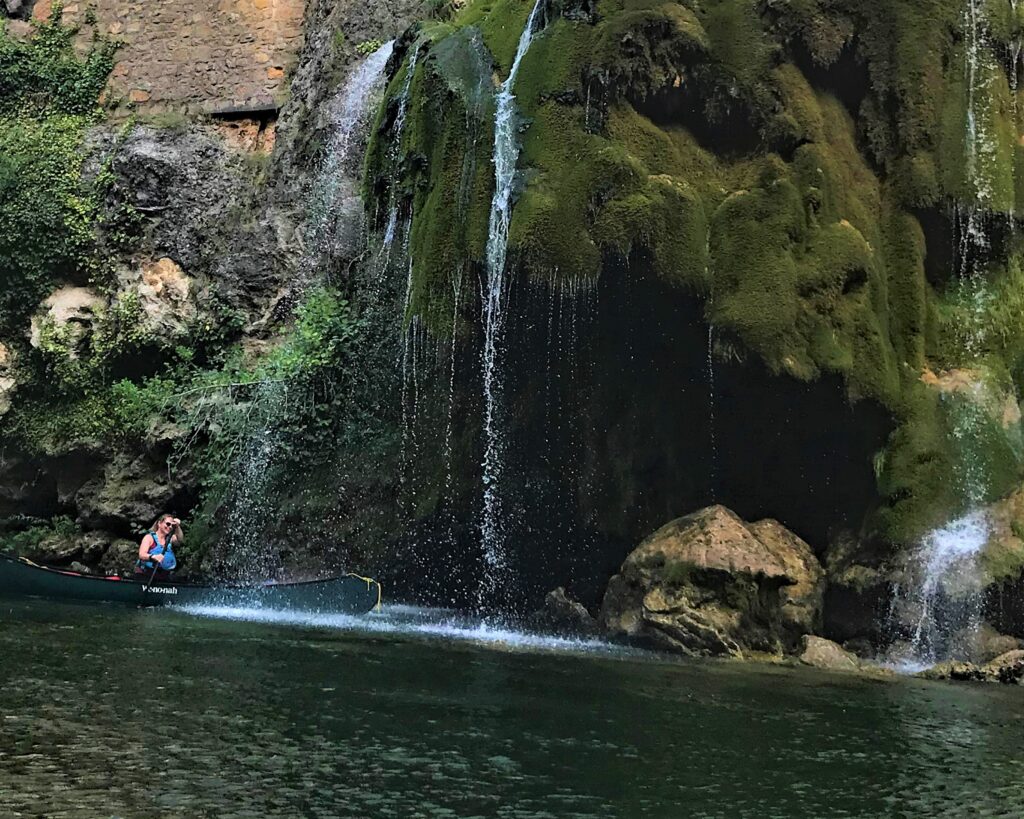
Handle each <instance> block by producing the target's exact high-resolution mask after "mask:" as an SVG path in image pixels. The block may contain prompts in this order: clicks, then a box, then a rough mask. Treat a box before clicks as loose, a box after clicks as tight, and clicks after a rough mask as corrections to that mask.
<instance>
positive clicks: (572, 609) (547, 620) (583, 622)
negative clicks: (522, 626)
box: [532, 586, 599, 634]
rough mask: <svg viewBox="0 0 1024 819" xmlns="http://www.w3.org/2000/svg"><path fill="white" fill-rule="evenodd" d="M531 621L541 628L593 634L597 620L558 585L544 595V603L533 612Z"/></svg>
mask: <svg viewBox="0 0 1024 819" xmlns="http://www.w3.org/2000/svg"><path fill="white" fill-rule="evenodd" d="M532 619H533V621H534V622H535V623H536V624H537V625H538V626H539V627H541V628H551V629H554V630H556V631H563V632H568V633H570V634H595V633H596V632H597V631H598V630H599V629H598V624H597V620H595V619H594V617H593V616H592V615H591V614H590V612H589V611H587V609H586V607H585V606H584V605H583V604H582V603H580V602H579V601H578V600H575V599H573V598H572V597H570V596H569V594H568V592H566V590H565V588H564V587H562V586H559V587H558V588H557V589H552V590H551V591H549V592H548V593H547V595H545V597H544V604H543V605H542V606H541V608H540V609H539V610H538V611H537V612H536V613H535V614H534V616H533V618H532Z"/></svg>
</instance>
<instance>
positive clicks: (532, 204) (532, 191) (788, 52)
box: [367, 0, 1024, 539]
mask: <svg viewBox="0 0 1024 819" xmlns="http://www.w3.org/2000/svg"><path fill="white" fill-rule="evenodd" d="M531 7H532V3H530V2H528V0H475V2H470V3H469V4H468V5H467V6H466V7H465V8H464V9H462V11H460V12H459V13H458V14H456V15H455V16H454V17H453V18H452V19H451V21H450V23H449V24H446V25H445V26H443V27H438V28H435V29H434V30H433V33H432V34H431V36H429V37H425V45H424V51H423V53H422V54H421V59H420V63H419V65H420V69H419V70H420V71H421V72H422V73H421V75H418V76H417V78H416V79H415V81H414V83H413V104H412V105H411V106H410V118H409V121H408V123H407V126H406V132H405V135H404V137H403V141H402V145H401V146H399V147H400V151H399V153H400V154H401V161H400V162H399V163H398V165H397V166H392V165H389V164H388V161H387V156H388V151H389V148H388V137H389V135H388V133H387V122H388V121H389V119H390V118H391V115H388V116H382V118H381V121H380V124H381V130H380V133H379V134H378V135H377V136H376V137H375V142H374V146H373V147H372V149H371V161H370V162H368V165H367V168H368V170H367V190H368V191H369V192H370V194H371V196H370V199H371V202H370V210H371V213H377V214H380V213H382V212H386V210H387V209H386V208H383V207H382V202H384V201H386V200H385V197H395V198H396V199H397V201H399V202H400V203H402V204H403V212H411V213H412V243H411V250H412V252H411V258H412V263H413V298H412V300H411V304H410V312H411V313H415V314H417V315H419V316H420V317H421V318H422V319H423V320H424V321H425V322H426V325H427V327H428V328H429V329H431V330H434V331H436V332H439V333H440V332H445V331H446V330H447V329H449V325H450V322H451V321H452V318H451V315H452V310H451V308H452V304H451V300H452V292H453V283H456V282H462V281H463V280H464V277H465V276H466V275H467V274H468V273H469V272H470V271H472V270H474V269H479V268H480V267H481V266H482V265H483V263H484V251H485V247H486V230H487V224H486V215H487V213H488V212H489V205H490V197H491V192H492V189H493V177H492V174H493V168H492V166H491V162H490V152H491V148H492V143H493V122H492V120H493V108H492V107H491V103H490V100H491V97H492V95H493V92H494V89H495V83H496V81H497V80H499V79H500V78H501V77H504V76H506V75H507V72H508V69H509V66H510V64H511V61H512V57H513V54H514V52H515V48H516V44H517V43H518V41H519V37H520V35H521V33H522V26H523V24H524V23H525V20H526V16H527V14H528V13H529V10H530V8H531ZM548 12H549V14H548V19H547V20H546V21H545V25H544V27H543V29H542V30H541V31H538V32H537V33H536V35H535V37H534V40H533V44H532V46H531V49H530V51H529V53H528V54H527V55H526V58H525V60H524V61H523V63H522V65H521V69H520V74H519V77H518V81H517V83H516V86H515V89H514V90H515V94H516V98H517V104H518V109H519V112H520V114H521V128H520V142H521V147H522V150H521V155H520V162H519V169H520V174H519V178H518V179H517V189H516V202H515V207H514V210H513V217H512V223H511V229H510V236H509V260H510V261H509V264H510V266H515V267H518V268H520V269H522V270H524V271H525V272H526V273H527V274H528V275H530V276H533V277H536V278H545V279H559V278H565V279H574V280H579V279H583V278H586V279H591V280H592V279H596V278H599V277H600V276H601V271H602V266H603V263H604V262H605V260H606V259H607V258H608V257H609V256H618V257H630V256H636V257H638V258H641V259H643V260H644V261H645V263H649V264H650V267H651V268H652V269H653V271H654V272H655V273H656V275H658V276H659V277H661V278H663V279H664V280H665V281H669V282H672V283H674V284H676V285H678V286H679V287H680V288H686V289H688V290H690V291H691V292H695V293H698V294H701V295H703V296H705V297H706V299H707V304H706V314H707V316H708V318H709V320H711V321H713V322H714V324H715V326H716V328H718V329H720V330H721V331H722V338H723V339H728V343H730V344H733V343H735V344H737V345H741V346H743V347H745V348H746V349H748V350H751V351H753V352H754V353H756V354H757V355H758V356H760V358H761V359H762V360H763V361H764V362H765V363H766V365H767V366H768V367H769V368H770V369H771V370H772V371H773V372H777V373H785V374H787V375H789V376H792V377H796V378H799V379H814V378H818V377H820V376H822V375H823V374H838V375H841V376H842V377H843V379H844V380H845V383H846V385H847V391H848V394H849V396H850V398H851V400H859V399H871V400H874V401H877V402H879V403H880V404H881V405H882V406H884V407H885V408H886V409H887V410H888V411H889V412H890V414H891V416H892V418H893V419H894V421H895V423H896V426H897V428H896V431H895V432H894V433H893V435H892V437H891V440H890V442H889V444H888V446H887V447H886V450H885V452H883V453H882V454H881V455H880V457H879V471H878V476H879V477H878V481H879V489H880V492H881V494H882V495H883V497H884V498H886V501H887V502H886V505H885V507H884V508H883V509H882V510H881V512H880V515H879V517H878V519H877V521H876V523H877V525H878V526H879V527H880V531H881V532H882V533H883V534H885V535H887V536H889V537H892V538H896V539H910V538H913V537H914V536H916V535H919V534H920V533H921V532H922V531H923V529H924V528H926V527H927V526H930V525H933V524H936V523H939V522H940V521H941V520H942V519H944V518H945V517H946V516H948V515H949V514H950V512H951V510H954V509H957V508H959V507H961V506H962V505H963V504H964V503H965V502H966V501H965V496H964V493H965V492H966V489H965V487H963V486H959V487H958V486H957V485H956V484H955V482H954V481H952V480H951V477H950V476H951V475H952V474H954V473H955V472H956V470H957V469H958V468H959V467H960V466H962V461H963V459H964V458H965V457H967V456H966V455H965V454H964V452H963V451H961V450H959V449H958V447H957V446H956V445H955V443H954V442H953V440H952V438H953V437H955V434H956V429H957V423H958V422H957V419H956V418H953V417H951V416H950V411H951V410H950V405H947V404H940V402H939V399H938V397H937V396H936V395H935V394H934V393H933V392H931V391H929V390H928V389H927V388H926V387H925V386H924V385H923V384H922V383H921V382H920V376H921V373H922V371H924V370H925V369H926V368H928V367H936V366H941V365H946V366H954V365H957V364H958V363H962V362H964V361H965V360H970V359H971V358H972V357H975V356H977V355H978V354H979V349H980V355H982V356H984V357H987V358H989V359H992V360H993V361H998V362H1000V363H999V364H998V366H997V365H996V364H992V365H991V366H990V368H991V369H993V370H995V369H1001V371H1004V372H1005V373H1007V378H1009V377H1011V376H1012V377H1013V378H1014V379H1015V380H1016V382H1017V384H1018V385H1022V386H1024V330H1022V329H1020V328H1024V284H1022V280H1021V275H1022V274H1021V272H1020V270H1021V266H1020V264H1019V262H1018V261H1017V257H1018V256H1019V255H1021V254H1022V253H1024V248H1022V247H1020V246H1019V245H1020V244H1021V242H1020V240H1019V239H1017V238H1015V237H1011V238H1010V240H1009V241H1008V243H1007V249H1006V250H1005V252H1003V253H1002V257H1001V258H998V259H997V258H993V259H992V260H991V261H990V262H989V263H988V265H987V268H986V270H985V271H983V272H984V275H981V276H977V277H975V279H974V280H972V281H975V283H976V285H977V286H976V289H975V290H971V288H970V287H967V286H965V285H963V284H954V285H952V286H949V287H943V288H940V291H939V292H938V293H936V292H935V290H934V289H933V285H932V284H930V283H929V282H928V280H927V278H926V261H928V262H929V265H928V270H929V273H931V274H934V273H935V262H934V261H933V260H929V259H928V256H929V254H934V253H935V252H936V249H935V248H929V247H927V246H926V240H925V232H924V231H923V230H922V227H921V222H919V220H918V217H919V216H920V215H921V213H920V211H919V209H922V210H923V209H948V208H949V207H950V205H951V203H959V204H961V205H963V204H967V205H971V206H973V207H976V208H978V209H980V211H983V212H986V213H984V214H983V217H982V218H984V219H988V220H989V221H990V222H991V223H993V224H994V223H995V222H994V221H992V220H996V219H1000V218H1003V215H1005V214H1008V213H1011V212H1014V211H1015V209H1016V210H1020V209H1021V208H1020V207H1019V206H1018V203H1020V202H1024V149H1022V148H1021V147H1020V145H1019V144H1018V139H1017V134H1018V133H1019V131H1020V130H1021V128H1020V126H1021V122H1020V119H1021V117H1020V114H1019V113H1018V112H1020V111H1024V104H1021V103H1022V102H1024V100H1021V99H1018V100H1014V98H1013V96H1012V94H1011V86H1010V82H1009V81H1008V79H1007V77H1006V74H1005V72H1004V71H1003V70H1002V69H1001V67H1000V62H999V61H1000V59H1001V57H1000V54H1001V52H1000V51H999V49H1000V48H1002V47H1004V46H1005V45H1006V44H1009V43H1012V42H1014V39H1013V38H1015V37H1017V36H1019V33H1020V32H1021V31H1022V30H1024V27H1022V26H1021V23H1020V16H1019V15H1015V14H1012V13H1010V11H1009V10H1008V8H1007V7H1006V4H996V3H988V4H986V6H985V9H984V11H983V15H982V16H983V20H982V26H981V28H980V29H979V33H980V35H981V37H980V39H979V41H978V42H979V43H980V44H981V45H980V51H979V52H978V55H977V56H978V63H977V65H978V70H977V72H976V73H975V83H974V87H973V89H971V88H968V86H967V72H966V70H965V69H966V66H967V55H966V54H965V51H964V48H965V43H967V42H970V41H971V35H972V32H969V31H965V17H964V8H963V4H962V3H961V2H958V0H927V2H925V3H923V4H922V3H921V2H920V1H919V0H867V1H866V2H865V0H792V2H787V3H771V4H764V3H755V2H753V0H708V2H702V3H696V2H679V3H666V2H659V0H600V2H598V3H597V4H596V6H595V7H592V6H590V5H581V4H578V3H555V4H553V5H552V6H551V7H550V8H549V9H548ZM421 36H423V35H421ZM808 62H810V63H811V64H814V65H816V66H818V67H822V68H827V67H832V71H833V72H842V73H843V82H841V83H834V82H832V80H829V82H830V83H832V84H833V85H835V87H836V93H840V94H841V95H842V99H837V98H836V97H834V96H832V95H831V94H830V93H828V91H827V90H826V89H823V88H820V87H815V83H816V82H818V80H819V79H820V78H823V77H825V76H826V75H825V74H822V73H820V72H818V71H814V72H806V73H805V72H804V71H803V70H802V69H801V67H804V66H806V65H808ZM861 70H863V72H864V75H863V78H862V77H861V75H860V74H859V72H860V71H861ZM403 76H404V75H403V73H402V72H401V71H400V72H399V73H398V75H396V77H394V78H392V82H391V85H390V88H389V92H388V96H389V102H388V103H386V107H385V109H384V111H385V112H388V111H390V112H391V113H392V114H393V111H394V105H395V99H396V95H397V94H398V93H399V90H400V88H401V87H402V78H403ZM832 79H833V80H834V79H835V76H833V78H832ZM862 80H863V82H862ZM968 109H970V111H971V112H973V114H974V117H975V125H976V128H977V138H976V139H969V138H968V129H967V125H966V123H967V121H968ZM652 111H654V112H657V113H656V114H655V116H657V117H658V118H659V119H658V121H652V119H650V118H649V117H648V116H646V115H645V114H646V113H650V112H652ZM442 112H443V114H442ZM392 155H393V151H392ZM998 249H999V250H1000V251H1003V248H1002V247H1000V248H998ZM993 255H994V256H996V255H999V254H998V253H993ZM972 286H974V285H972ZM979 294H981V295H984V297H985V298H984V299H983V300H982V301H983V308H982V309H980V310H979V309H978V304H979V303H980V302H979V300H978V297H979ZM958 412H959V410H958ZM978 431H979V434H978V436H976V439H977V440H974V441H973V442H972V443H971V446H972V447H976V448H977V450H978V452H977V453H975V455H971V457H975V456H976V457H978V458H981V459H982V460H984V463H985V467H984V468H985V469H986V470H989V471H990V472H991V473H992V474H991V476H990V477H991V482H990V485H989V486H988V488H987V489H986V490H985V491H986V493H987V494H988V495H991V494H992V493H994V492H999V491H1002V490H1003V489H1004V488H1005V487H1006V486H1008V485H1009V482H1010V481H1012V480H1014V479H1016V477H1017V476H1018V474H1019V473H1018V467H1017V463H1018V460H1019V453H1018V452H1017V451H1016V446H1017V445H1016V444H1015V443H1014V442H1013V436H1012V435H1005V434H1001V433H999V434H997V433H998V431H997V430H994V429H990V428H988V427H985V426H984V425H981V426H979V427H978Z"/></svg>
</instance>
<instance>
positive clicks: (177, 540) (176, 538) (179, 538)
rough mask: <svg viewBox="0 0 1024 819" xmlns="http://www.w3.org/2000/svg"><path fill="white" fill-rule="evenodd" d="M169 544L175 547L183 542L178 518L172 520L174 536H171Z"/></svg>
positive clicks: (183, 538) (183, 537)
mask: <svg viewBox="0 0 1024 819" xmlns="http://www.w3.org/2000/svg"><path fill="white" fill-rule="evenodd" d="M171 542H172V543H173V544H174V545H175V546H180V545H181V544H182V543H184V542H185V536H184V535H183V534H182V533H181V519H180V518H175V519H174V534H173V535H171Z"/></svg>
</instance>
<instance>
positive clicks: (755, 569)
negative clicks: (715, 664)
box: [601, 506, 821, 656]
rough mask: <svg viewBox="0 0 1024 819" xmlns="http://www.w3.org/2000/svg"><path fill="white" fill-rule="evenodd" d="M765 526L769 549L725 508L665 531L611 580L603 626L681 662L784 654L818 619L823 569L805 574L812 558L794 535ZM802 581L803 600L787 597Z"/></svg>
mask: <svg viewBox="0 0 1024 819" xmlns="http://www.w3.org/2000/svg"><path fill="white" fill-rule="evenodd" d="M776 527H778V528H776ZM761 528H762V531H763V532H767V534H766V540H767V541H768V543H766V542H765V541H763V540H762V539H761V538H759V537H758V536H757V535H756V534H755V533H754V531H753V530H752V528H751V527H748V526H747V525H746V524H745V523H744V522H743V521H742V520H740V519H739V518H738V517H737V516H736V515H735V514H734V513H733V512H731V511H729V510H728V509H726V508H725V507H723V506H712V507H708V508H707V509H703V510H701V511H699V512H696V513H694V514H692V515H688V516H687V517H683V518H679V519H677V520H674V521H672V522H671V523H669V524H667V525H666V526H663V527H662V528H661V529H659V530H658V531H657V532H655V533H654V534H653V535H651V536H650V537H649V538H647V539H646V540H645V541H644V542H643V543H641V544H640V545H639V546H638V547H637V548H636V550H634V551H633V553H632V554H630V555H629V557H627V558H626V561H625V562H624V563H623V564H622V568H621V569H620V570H619V573H618V574H617V575H615V576H614V577H613V578H612V580H611V582H610V583H609V585H608V590H607V592H606V593H605V597H604V601H603V603H602V607H601V622H602V625H603V626H604V627H605V628H606V629H607V630H608V631H609V632H611V633H612V634H615V635H621V636H625V637H629V638H633V639H635V640H637V641H640V642H644V643H649V644H653V645H655V646H658V647H661V648H665V649H669V650H673V651H679V652H682V653H684V654H691V655H702V654H719V655H731V656H742V655H744V654H747V653H750V652H768V653H771V654H779V653H781V651H782V650H783V648H784V647H786V646H787V645H788V644H789V641H790V640H792V639H794V635H795V636H796V637H798V636H799V632H800V630H801V629H804V630H805V631H806V628H805V625H804V624H805V623H806V622H813V621H814V620H815V618H816V617H817V616H818V614H819V609H818V608H817V607H816V604H815V602H814V599H815V595H816V594H818V593H820V592H819V590H818V589H819V587H818V585H817V583H818V580H815V579H814V578H817V577H818V575H819V574H820V571H821V570H820V567H818V570H817V572H814V571H813V568H812V569H808V568H807V567H806V565H805V561H806V560H807V559H808V557H810V559H811V560H813V555H809V552H810V550H809V549H807V551H806V552H804V551H803V549H799V548H794V547H793V543H794V539H795V536H793V535H792V534H791V533H785V535H784V534H783V533H782V532H780V531H779V529H781V528H782V527H781V526H779V525H778V524H773V525H772V526H771V527H767V526H763V527H761ZM783 531H784V530H783ZM803 545H804V546H806V544H803ZM801 583H803V584H804V588H805V589H806V590H807V592H808V593H805V594H802V595H801V594H797V595H796V596H795V597H791V595H790V593H789V590H788V587H791V586H799V584H801ZM787 606H788V607H790V608H788V610H787V609H786V607H787Z"/></svg>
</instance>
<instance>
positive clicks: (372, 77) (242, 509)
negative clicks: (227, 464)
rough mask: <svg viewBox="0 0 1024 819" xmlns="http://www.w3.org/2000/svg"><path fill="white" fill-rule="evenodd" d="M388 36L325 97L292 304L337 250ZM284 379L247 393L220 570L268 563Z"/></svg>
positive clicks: (250, 571) (244, 573)
mask: <svg viewBox="0 0 1024 819" xmlns="http://www.w3.org/2000/svg"><path fill="white" fill-rule="evenodd" d="M392 47H393V43H392V42H387V43H385V44H384V45H382V46H381V47H380V48H379V49H378V50H377V51H375V52H374V53H373V54H371V55H369V56H368V57H367V58H366V59H365V60H364V61H363V62H362V63H361V64H360V65H359V66H358V67H357V68H356V69H355V70H354V71H353V72H352V73H351V75H350V76H349V78H348V79H347V81H346V82H345V84H344V86H343V87H342V88H341V90H340V91H339V92H338V93H337V94H336V95H335V96H334V97H333V98H332V99H331V100H330V101H329V102H328V104H327V110H328V114H329V122H330V133H329V138H328V141H327V148H326V150H325V152H324V156H323V158H322V160H321V162H320V166H319V167H318V169H317V171H316V174H315V176H314V178H313V182H312V185H311V189H310V191H309V195H308V216H307V223H306V247H305V250H304V253H303V255H302V258H301V259H300V261H299V267H298V271H297V273H296V276H295V277H294V279H293V280H292V282H291V283H290V292H289V296H288V298H287V301H288V302H289V303H290V304H291V306H293V307H294V306H295V305H296V304H298V303H299V302H300V301H301V300H302V298H303V297H304V295H305V293H306V291H307V290H308V288H309V287H310V286H311V285H312V284H313V282H314V281H316V279H317V277H318V276H319V275H320V270H321V267H322V266H323V263H324V261H325V260H326V259H329V258H330V257H331V255H332V254H333V253H334V252H335V250H336V245H337V241H338V236H339V235H340V233H341V232H342V231H344V230H346V229H348V228H349V227H350V226H349V225H345V224H339V220H343V219H344V218H345V214H346V209H345V208H344V207H343V203H344V201H345V200H346V199H347V198H348V197H350V196H352V195H353V193H354V190H355V189H354V186H353V184H352V173H353V167H352V162H353V160H354V159H355V158H356V157H358V156H360V155H361V154H360V149H361V146H362V141H363V138H364V136H365V132H366V128H367V126H368V123H369V115H370V112H371V111H372V110H373V104H374V103H375V101H376V100H377V98H378V96H379V95H380V93H381V92H382V91H383V88H384V69H385V67H386V65H387V62H388V59H389V58H390V57H391V52H392ZM288 390H289V384H288V382H287V380H285V381H280V380H273V379H271V380H267V381H265V382H260V383H258V384H257V385H256V386H255V389H254V390H253V392H252V394H251V396H250V397H249V404H248V406H249V408H248V410H247V416H246V418H247V426H248V427H249V429H250V430H251V431H250V434H249V437H248V440H246V442H245V443H244V449H243V450H242V452H241V454H240V457H239V459H238V465H237V467H236V468H235V473H234V475H233V477H232V490H231V496H230V499H229V508H228V524H229V525H228V530H227V543H226V544H225V545H226V547H227V548H226V549H225V550H224V551H225V553H226V558H225V559H224V566H223V567H222V568H223V570H224V571H225V572H226V573H227V574H230V575H234V576H236V577H239V576H241V577H245V578H246V579H255V578H256V577H259V576H263V577H265V576H267V573H268V572H270V571H272V570H273V566H272V564H273V562H274V558H273V556H272V555H269V554H267V550H268V547H267V545H266V544H265V543H264V539H263V538H262V537H261V533H262V526H263V522H264V516H265V512H264V506H265V501H266V490H267V485H268V480H269V475H270V470H271V468H272V466H273V464H274V461H275V459H276V457H277V453H278V450H279V448H280V445H281V440H280V425H281V422H282V421H283V420H285V419H286V418H287V416H288V414H289V412H290V410H291V407H290V405H289V401H288Z"/></svg>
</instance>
